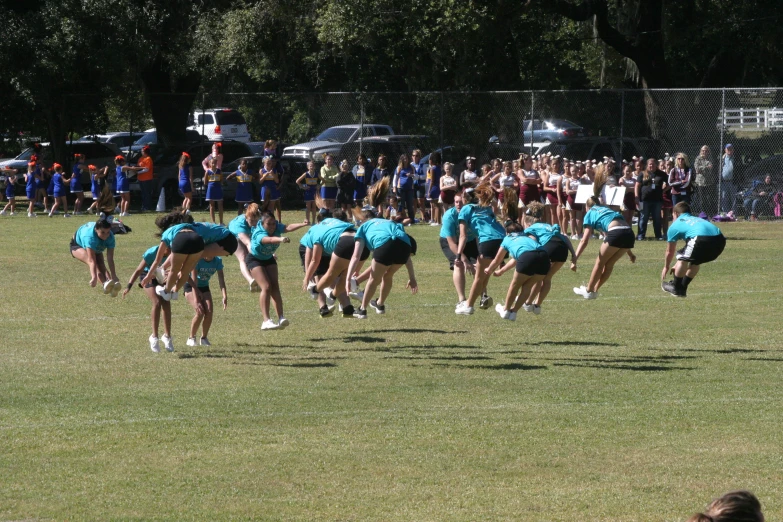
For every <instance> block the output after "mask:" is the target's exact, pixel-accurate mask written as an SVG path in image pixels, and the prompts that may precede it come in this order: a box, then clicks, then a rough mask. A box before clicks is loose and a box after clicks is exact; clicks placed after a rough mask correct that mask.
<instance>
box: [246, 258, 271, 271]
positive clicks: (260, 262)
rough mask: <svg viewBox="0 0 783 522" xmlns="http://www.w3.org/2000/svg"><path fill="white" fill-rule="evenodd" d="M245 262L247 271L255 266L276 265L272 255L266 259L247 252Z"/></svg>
mask: <svg viewBox="0 0 783 522" xmlns="http://www.w3.org/2000/svg"><path fill="white" fill-rule="evenodd" d="M245 264H246V265H247V269H248V271H250V270H253V269H254V268H255V267H257V266H270V265H276V264H277V260H276V259H275V258H274V257H270V258H269V259H266V260H261V259H258V258H257V257H255V256H254V255H253V254H248V256H247V257H246V258H245Z"/></svg>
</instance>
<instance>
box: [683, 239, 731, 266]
mask: <svg viewBox="0 0 783 522" xmlns="http://www.w3.org/2000/svg"><path fill="white" fill-rule="evenodd" d="M724 248H726V238H725V237H723V234H718V235H717V236H697V237H693V238H691V239H689V240H687V241H686V242H685V246H684V247H682V248H681V249H680V250H678V251H677V259H678V260H679V261H685V262H688V263H690V264H692V265H701V264H704V263H709V262H710V261H715V260H716V259H717V258H718V256H719V255H721V253H722V252H723V249H724Z"/></svg>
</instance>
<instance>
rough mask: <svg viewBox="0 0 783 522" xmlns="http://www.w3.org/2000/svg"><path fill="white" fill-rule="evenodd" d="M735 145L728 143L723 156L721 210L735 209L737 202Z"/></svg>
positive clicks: (722, 211)
mask: <svg viewBox="0 0 783 522" xmlns="http://www.w3.org/2000/svg"><path fill="white" fill-rule="evenodd" d="M734 165H735V162H734V145H732V144H731V143H727V144H726V148H725V152H724V154H723V157H722V158H721V164H720V166H721V169H720V178H721V179H720V211H721V213H726V212H729V211H731V210H734V205H735V204H736V202H737V189H736V188H735V187H734Z"/></svg>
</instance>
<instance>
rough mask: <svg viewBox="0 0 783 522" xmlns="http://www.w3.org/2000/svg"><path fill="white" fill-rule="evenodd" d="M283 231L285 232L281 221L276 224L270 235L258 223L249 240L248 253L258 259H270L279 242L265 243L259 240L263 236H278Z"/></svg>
mask: <svg viewBox="0 0 783 522" xmlns="http://www.w3.org/2000/svg"><path fill="white" fill-rule="evenodd" d="M283 232H285V225H284V224H282V223H278V224H277V228H275V232H274V233H273V234H271V236H270V234H269V233H268V232H267V231H266V229H265V228H264V227H263V226H261V225H260V224H259V225H258V226H257V227H256V228H254V229H253V237H252V238H251V240H250V253H251V254H253V257H255V258H256V259H260V260H261V261H267V260H269V259H272V255H274V253H275V250H277V247H279V246H280V244H279V243H266V244H265V243H262V242H261V240H262V239H264V238H265V237H280V236H281V235H282V234H283Z"/></svg>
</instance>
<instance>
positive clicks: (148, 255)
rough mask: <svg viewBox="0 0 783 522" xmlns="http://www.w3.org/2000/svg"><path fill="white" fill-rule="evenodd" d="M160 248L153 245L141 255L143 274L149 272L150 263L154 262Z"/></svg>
mask: <svg viewBox="0 0 783 522" xmlns="http://www.w3.org/2000/svg"><path fill="white" fill-rule="evenodd" d="M159 248H160V245H155V246H154V247H149V248H148V249H147V250H146V251H145V252H144V253H143V254H142V255H141V258H142V259H143V260H144V273H145V274H146V273H147V272H149V271H150V267H151V266H152V263H153V262H154V261H155V257H156V256H157V255H158V249H159Z"/></svg>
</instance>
